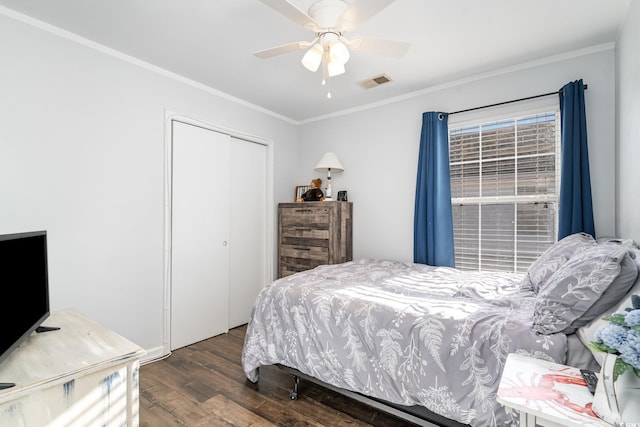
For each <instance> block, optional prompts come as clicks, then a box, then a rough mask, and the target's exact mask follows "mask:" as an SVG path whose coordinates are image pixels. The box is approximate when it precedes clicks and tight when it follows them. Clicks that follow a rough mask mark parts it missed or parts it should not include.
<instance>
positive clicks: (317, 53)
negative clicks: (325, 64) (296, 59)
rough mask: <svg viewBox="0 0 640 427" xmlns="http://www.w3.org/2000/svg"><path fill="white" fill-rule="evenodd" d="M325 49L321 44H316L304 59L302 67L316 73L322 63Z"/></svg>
mask: <svg viewBox="0 0 640 427" xmlns="http://www.w3.org/2000/svg"><path fill="white" fill-rule="evenodd" d="M323 52H324V49H323V48H322V45H321V44H320V43H316V44H314V45H313V46H311V47H310V48H309V50H307V53H305V54H304V56H303V57H302V61H301V62H302V65H304V67H305V68H306V69H307V70H309V71H313V72H316V71H317V70H318V67H320V63H321V62H322V54H323Z"/></svg>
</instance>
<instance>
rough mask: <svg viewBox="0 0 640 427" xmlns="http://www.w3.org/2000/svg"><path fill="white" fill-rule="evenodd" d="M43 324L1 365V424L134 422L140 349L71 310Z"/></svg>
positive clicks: (120, 426)
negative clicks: (5, 385)
mask: <svg viewBox="0 0 640 427" xmlns="http://www.w3.org/2000/svg"><path fill="white" fill-rule="evenodd" d="M43 326H57V327H60V330H56V331H51V332H44V333H41V334H33V335H31V336H30V337H29V339H28V340H27V341H25V342H24V343H22V345H21V346H20V347H18V348H17V349H16V350H14V351H13V352H12V353H11V354H10V355H9V357H8V358H7V359H6V360H4V361H3V362H2V364H0V382H13V383H15V386H14V387H11V388H8V389H5V390H2V391H0V426H2V427H14V426H15V427H20V426H47V427H69V426H73V427H76V426H77V427H80V426H82V427H85V426H106V427H124V426H127V427H137V426H138V425H139V423H140V419H139V394H138V393H139V385H138V372H139V366H140V361H139V360H140V357H142V355H144V350H143V349H142V348H140V347H139V346H138V345H136V344H134V343H132V342H131V341H129V340H127V339H126V338H123V337H122V336H120V335H118V334H116V333H115V332H113V331H111V330H109V329H107V328H106V327H104V326H102V325H100V324H98V323H97V322H95V321H93V320H91V319H89V318H87V317H85V316H84V315H83V314H81V313H79V312H77V311H75V310H61V311H56V312H54V313H51V316H50V317H49V318H48V319H47V320H45V321H44V324H43Z"/></svg>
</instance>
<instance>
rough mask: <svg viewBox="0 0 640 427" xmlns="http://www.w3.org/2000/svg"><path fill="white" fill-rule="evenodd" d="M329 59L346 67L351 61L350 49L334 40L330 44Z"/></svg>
mask: <svg viewBox="0 0 640 427" xmlns="http://www.w3.org/2000/svg"><path fill="white" fill-rule="evenodd" d="M329 57H330V58H331V62H338V63H340V64H342V65H344V64H346V63H347V61H348V60H349V49H347V47H346V46H345V45H344V44H343V43H342V42H341V41H340V40H333V41H331V42H330V43H329Z"/></svg>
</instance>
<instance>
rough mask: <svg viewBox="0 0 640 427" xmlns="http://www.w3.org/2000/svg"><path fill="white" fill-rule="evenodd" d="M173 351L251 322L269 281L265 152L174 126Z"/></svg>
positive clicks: (217, 134) (221, 135)
mask: <svg viewBox="0 0 640 427" xmlns="http://www.w3.org/2000/svg"><path fill="white" fill-rule="evenodd" d="M171 132H172V144H171V159H172V168H171V228H170V229H171V286H170V288H171V296H170V301H171V318H170V323H171V339H170V340H171V350H173V349H176V348H180V347H184V346H186V345H189V344H192V343H194V342H198V341H201V340H204V339H207V338H210V337H212V336H215V335H218V334H220V333H224V332H226V331H227V330H228V329H229V328H232V327H235V326H239V325H242V324H244V323H247V321H248V320H249V315H250V312H251V308H252V306H253V302H254V301H255V297H256V296H257V294H258V292H259V290H260V289H261V288H262V286H263V285H264V284H265V283H266V281H267V269H266V254H265V247H266V246H265V239H266V227H267V223H266V215H265V213H266V201H267V199H266V194H267V191H266V185H267V184H266V183H267V146H266V145H264V144H261V143H258V142H254V141H251V140H248V139H242V138H239V137H236V136H234V135H232V134H229V133H226V132H223V131H218V130H214V129H212V128H208V127H206V126H199V125H197V124H193V123H185V122H181V121H176V120H174V121H173V122H172V130H171Z"/></svg>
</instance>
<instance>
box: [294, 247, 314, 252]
mask: <svg viewBox="0 0 640 427" xmlns="http://www.w3.org/2000/svg"><path fill="white" fill-rule="evenodd" d="M293 249H295V250H296V251H310V250H311V248H296V247H294V248H293Z"/></svg>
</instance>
